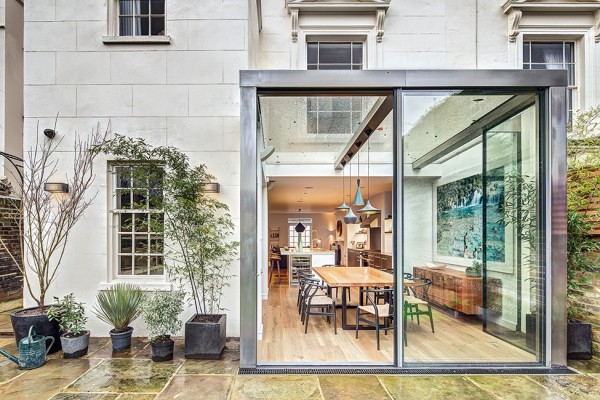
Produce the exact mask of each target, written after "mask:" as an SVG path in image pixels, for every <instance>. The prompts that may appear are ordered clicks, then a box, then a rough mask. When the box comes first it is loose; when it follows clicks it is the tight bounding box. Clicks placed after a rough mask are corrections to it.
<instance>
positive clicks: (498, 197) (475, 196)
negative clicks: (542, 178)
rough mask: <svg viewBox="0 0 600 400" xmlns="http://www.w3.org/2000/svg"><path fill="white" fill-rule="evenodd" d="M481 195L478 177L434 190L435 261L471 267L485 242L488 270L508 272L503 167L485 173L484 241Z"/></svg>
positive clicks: (509, 250) (509, 244)
mask: <svg viewBox="0 0 600 400" xmlns="http://www.w3.org/2000/svg"><path fill="white" fill-rule="evenodd" d="M483 192H484V191H483V179H482V175H481V174H475V175H471V176H467V177H463V178H460V179H457V180H455V181H451V182H448V183H445V184H442V185H438V186H437V187H436V190H435V195H434V196H435V222H436V226H435V230H434V231H435V235H436V237H435V240H434V247H435V249H434V254H435V259H436V261H440V262H447V263H452V264H458V265H463V266H470V265H471V264H472V263H473V260H479V261H481V259H482V253H483V246H484V242H485V246H486V253H487V268H488V270H496V271H500V272H506V273H511V272H512V265H513V263H512V262H507V259H510V257H511V256H512V255H511V254H512V233H511V232H510V229H507V227H506V226H505V224H504V221H503V214H502V207H503V204H504V167H500V168H496V169H494V170H491V171H488V175H487V189H486V201H485V204H486V210H485V212H486V225H487V226H486V228H487V229H486V230H487V240H484V238H483V212H484V207H483V205H484V199H483ZM507 231H509V232H507ZM507 253H510V254H507ZM509 269H510V271H509Z"/></svg>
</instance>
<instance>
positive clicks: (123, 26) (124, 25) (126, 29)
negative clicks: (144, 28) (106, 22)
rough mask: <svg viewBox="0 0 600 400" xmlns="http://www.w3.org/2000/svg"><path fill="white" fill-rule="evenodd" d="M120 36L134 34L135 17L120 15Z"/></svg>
mask: <svg viewBox="0 0 600 400" xmlns="http://www.w3.org/2000/svg"><path fill="white" fill-rule="evenodd" d="M119 36H133V17H119Z"/></svg>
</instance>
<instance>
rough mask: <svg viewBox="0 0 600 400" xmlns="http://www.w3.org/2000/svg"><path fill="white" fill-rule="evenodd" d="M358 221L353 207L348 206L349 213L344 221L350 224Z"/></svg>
mask: <svg viewBox="0 0 600 400" xmlns="http://www.w3.org/2000/svg"><path fill="white" fill-rule="evenodd" d="M349 180H350V193H352V164H350V179H349ZM357 222H358V217H357V216H356V214H354V211H352V207H348V213H347V214H346V216H345V217H344V223H345V224H346V225H348V224H356V223H357Z"/></svg>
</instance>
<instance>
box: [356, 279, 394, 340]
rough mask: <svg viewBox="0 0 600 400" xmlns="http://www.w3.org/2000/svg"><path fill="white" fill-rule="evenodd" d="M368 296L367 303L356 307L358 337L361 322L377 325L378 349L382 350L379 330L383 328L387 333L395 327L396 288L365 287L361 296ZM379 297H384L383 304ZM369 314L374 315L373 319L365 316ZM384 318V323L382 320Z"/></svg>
mask: <svg viewBox="0 0 600 400" xmlns="http://www.w3.org/2000/svg"><path fill="white" fill-rule="evenodd" d="M363 295H365V296H366V300H367V301H366V304H365V305H363V306H358V307H356V338H357V339H358V331H359V326H360V323H361V322H364V323H365V324H368V325H371V326H374V327H375V335H376V336H377V350H380V348H381V346H380V344H379V331H380V330H383V331H384V333H385V335H387V331H388V330H390V329H394V326H393V324H392V318H393V316H394V300H393V299H394V289H391V288H388V289H363V290H361V296H363ZM378 299H383V300H384V302H383V304H379V300H378ZM367 315H373V316H374V318H373V319H369V318H365V316H367ZM381 319H383V325H381V324H380V320H381Z"/></svg>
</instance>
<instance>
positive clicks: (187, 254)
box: [99, 135, 238, 314]
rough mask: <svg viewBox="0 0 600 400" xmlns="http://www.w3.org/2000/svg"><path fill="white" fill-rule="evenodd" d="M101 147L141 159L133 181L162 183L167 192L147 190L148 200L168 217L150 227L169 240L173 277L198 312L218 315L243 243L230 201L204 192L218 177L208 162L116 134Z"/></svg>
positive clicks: (118, 155)
mask: <svg viewBox="0 0 600 400" xmlns="http://www.w3.org/2000/svg"><path fill="white" fill-rule="evenodd" d="M99 149H100V150H101V151H103V152H105V153H108V154H110V155H112V156H114V157H116V158H117V159H119V160H127V161H130V160H136V161H137V162H138V164H136V168H135V169H134V170H133V182H137V181H141V180H142V179H144V180H147V181H148V182H158V183H157V184H156V186H157V187H160V188H162V190H150V191H148V192H147V196H148V204H161V205H162V210H163V211H164V215H165V218H164V220H163V218H162V216H159V217H157V218H153V217H151V218H150V220H149V222H148V224H149V227H148V229H149V231H150V232H154V233H157V234H159V233H162V234H163V235H164V238H165V239H167V241H162V240H161V241H160V244H159V245H160V246H164V247H165V249H166V250H167V252H166V256H167V257H168V262H167V267H168V268H169V272H170V276H171V277H172V278H173V279H175V280H177V281H178V282H179V283H180V284H181V285H182V286H184V287H185V288H186V289H188V290H189V292H190V295H191V298H192V300H193V303H194V306H195V308H196V313H197V314H216V313H218V312H219V311H220V310H221V307H220V302H221V298H222V295H223V289H224V288H225V287H226V286H227V285H228V280H229V278H230V275H229V267H230V264H231V262H232V261H233V260H234V259H235V258H236V257H237V248H238V243H237V242H234V241H231V240H230V238H231V236H232V234H233V228H234V226H233V222H232V220H231V216H230V215H229V213H228V207H227V205H225V204H224V203H222V202H220V201H218V200H217V199H216V198H214V197H211V196H209V195H206V194H205V193H204V191H203V190H204V184H206V183H210V182H211V181H212V180H214V178H213V177H212V176H211V175H210V174H209V173H208V172H207V171H206V167H205V166H204V165H199V166H196V167H192V166H190V164H189V160H188V157H187V156H186V155H185V154H183V153H182V152H181V151H179V150H178V149H175V148H173V147H151V146H149V145H148V144H146V143H145V142H144V141H143V140H141V139H133V138H129V137H125V136H120V135H116V136H115V138H114V139H113V140H111V141H108V142H106V143H105V144H104V145H102V146H100V148H99ZM155 202H159V203H155ZM163 224H164V225H163ZM150 245H151V246H152V242H151V244H150ZM150 273H152V271H151V272H150Z"/></svg>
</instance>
